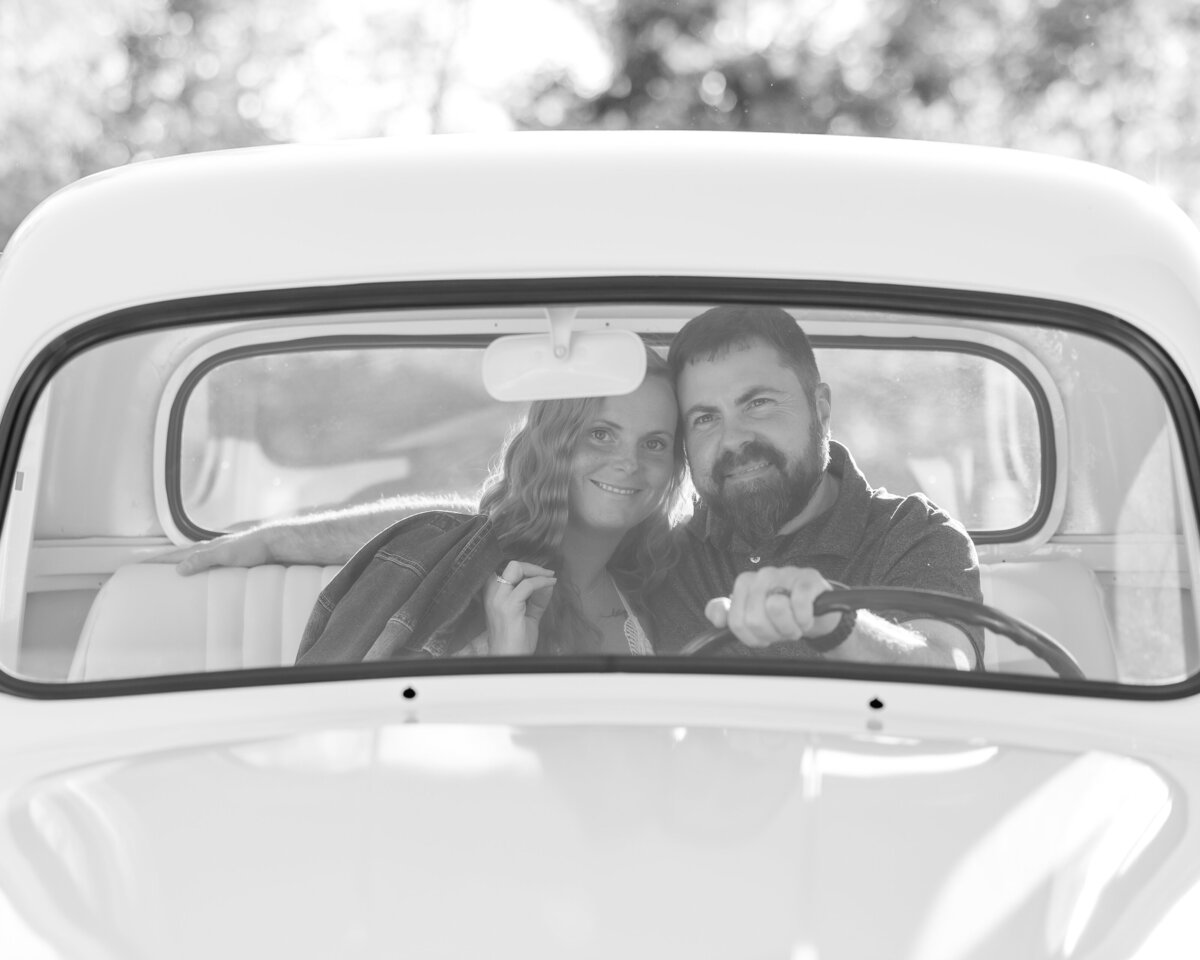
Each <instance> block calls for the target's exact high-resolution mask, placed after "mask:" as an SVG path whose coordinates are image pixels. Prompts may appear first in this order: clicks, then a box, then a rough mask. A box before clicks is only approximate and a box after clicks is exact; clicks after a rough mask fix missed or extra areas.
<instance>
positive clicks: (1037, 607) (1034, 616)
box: [979, 557, 1117, 680]
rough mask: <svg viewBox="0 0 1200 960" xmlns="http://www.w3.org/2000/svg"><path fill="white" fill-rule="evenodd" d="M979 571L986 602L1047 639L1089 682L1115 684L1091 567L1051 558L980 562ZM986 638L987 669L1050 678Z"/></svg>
mask: <svg viewBox="0 0 1200 960" xmlns="http://www.w3.org/2000/svg"><path fill="white" fill-rule="evenodd" d="M979 569H980V585H981V586H982V588H983V598H984V602H985V603H987V604H988V605H989V606H992V607H997V608H999V609H1000V610H1002V611H1004V612H1005V613H1009V614H1012V615H1013V616H1015V617H1018V618H1019V619H1021V620H1024V621H1025V622H1026V623H1029V624H1032V625H1033V626H1035V627H1039V628H1041V630H1042V631H1043V632H1044V633H1048V634H1050V636H1051V637H1053V638H1054V639H1056V640H1058V641H1059V642H1060V643H1061V644H1062V645H1063V646H1064V647H1066V648H1067V650H1069V651H1070V652H1071V653H1072V654H1073V655H1074V657H1075V659H1076V660H1077V661H1078V663H1079V666H1080V667H1082V668H1083V672H1084V674H1085V675H1086V676H1087V677H1088V678H1090V679H1093V680H1115V679H1117V663H1116V655H1115V651H1114V648H1113V638H1112V631H1111V629H1110V627H1109V621H1108V616H1107V614H1106V613H1105V605H1104V594H1103V592H1102V591H1101V589H1100V584H1099V583H1098V582H1097V580H1096V575H1095V574H1094V573H1093V572H1092V570H1091V568H1090V567H1088V566H1087V565H1086V564H1084V563H1081V562H1080V561H1078V560H1074V559H1071V558H1070V557H1054V558H1049V559H1045V560H1015V561H1002V562H999V563H985V564H982V565H981V566H980V568H979ZM987 639H988V643H987V646H986V647H985V650H984V664H985V666H986V667H987V668H988V669H989V670H995V669H998V668H1001V667H1002V668H1003V669H1004V670H1006V671H1013V670H1015V671H1021V672H1036V673H1047V674H1048V673H1050V670H1049V669H1048V668H1047V667H1046V666H1045V665H1044V663H1043V662H1042V661H1040V660H1037V661H1036V663H1034V661H1033V655H1032V654H1030V653H1028V652H1027V651H1025V650H1023V649H1022V648H1021V647H1019V646H1017V645H1016V644H1015V643H1013V642H1012V641H1011V640H1009V639H1007V638H1006V637H997V636H996V635H994V634H989V636H988V638H987ZM1026 667H1028V668H1029V669H1028V670H1025V669H1024V668H1026Z"/></svg>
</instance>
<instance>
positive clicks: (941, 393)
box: [0, 303, 1197, 685]
mask: <svg viewBox="0 0 1200 960" xmlns="http://www.w3.org/2000/svg"><path fill="white" fill-rule="evenodd" d="M573 317H574V320H573V324H574V328H573V331H574V332H573V335H574V336H575V337H578V338H582V339H580V340H579V341H578V342H579V343H583V342H584V341H586V340H587V338H588V337H590V336H593V335H597V336H598V335H599V333H600V332H601V331H603V333H604V336H607V337H613V336H625V337H631V336H635V335H636V336H637V337H640V339H641V346H640V347H639V348H638V351H637V352H638V354H639V356H641V355H644V362H645V368H646V370H645V373H644V374H643V375H642V377H641V380H640V385H639V386H637V387H636V389H634V390H633V391H632V392H630V393H624V394H621V395H619V396H590V397H589V396H585V397H578V396H546V395H545V394H542V395H540V396H539V397H538V398H533V397H527V398H526V399H524V400H520V401H511V400H509V401H500V400H496V399H494V398H493V397H492V396H491V395H490V394H489V392H488V390H487V389H485V386H484V381H485V379H486V378H485V368H486V367H487V364H488V362H489V361H488V356H489V353H488V347H489V344H492V343H494V342H495V341H496V338H497V336H512V335H520V334H524V335H530V334H538V335H540V334H542V333H544V332H545V331H546V330H547V329H548V328H547V319H546V318H547V312H546V311H545V310H543V309H541V308H536V307H534V308H529V309H521V310H513V309H512V308H497V309H495V310H487V309H485V308H479V307H474V308H472V309H470V310H454V309H439V310H421V311H415V310H408V311H403V310H396V311H391V312H381V313H377V314H372V315H370V316H362V315H349V314H348V315H346V316H343V317H338V316H322V317H304V316H294V317H276V318H273V319H271V320H259V321H245V322H241V323H232V324H230V323H223V324H212V325H208V326H191V327H187V328H173V329H166V330H160V331H156V332H153V333H143V334H137V335H132V336H126V337H124V338H122V339H120V340H114V341H111V342H108V343H105V344H102V345H100V346H97V347H93V348H91V349H89V350H87V351H86V352H84V353H82V354H79V355H78V356H76V357H75V358H74V359H72V360H70V361H69V362H68V363H67V364H66V365H65V366H63V367H62V369H61V370H59V371H58V373H57V374H56V375H55V376H54V377H53V378H52V382H51V384H50V386H49V388H48V389H47V390H46V391H44V392H43V394H42V397H41V399H40V401H39V404H38V407H37V410H36V412H35V414H34V416H33V418H32V420H31V422H30V425H29V429H28V430H27V431H26V437H25V443H24V446H23V448H22V453H21V463H20V471H21V473H20V480H19V485H18V490H17V491H16V493H15V494H14V496H13V497H12V499H11V500H10V505H9V510H8V516H7V517H6V518H5V527H4V529H5V531H6V540H5V544H4V550H5V557H4V559H5V570H6V579H5V582H4V588H5V590H6V591H7V592H8V594H9V596H11V597H15V598H16V599H17V606H18V607H19V608H20V610H21V611H22V613H21V617H20V619H19V620H18V621H16V622H13V621H9V622H7V623H5V624H4V626H3V629H4V634H3V636H0V661H2V665H3V667H4V669H5V670H6V671H7V672H9V673H11V674H14V675H17V676H21V677H25V678H32V679H36V680H43V681H63V680H67V681H71V682H83V681H89V680H104V679H114V678H129V677H152V676H163V675H177V674H183V673H196V672H211V671H218V670H231V669H233V670H236V669H245V668H256V667H282V666H288V667H290V666H292V665H295V664H299V665H300V666H301V667H305V666H322V665H328V664H340V663H360V664H361V663H370V662H379V661H383V662H386V663H389V664H394V663H397V662H401V661H406V660H418V659H419V660H422V661H428V660H430V659H431V658H432V659H435V660H444V661H445V662H446V663H447V664H453V666H454V668H455V669H456V670H462V669H466V670H479V671H483V672H486V671H488V670H491V669H496V664H497V663H498V661H497V659H496V658H498V657H502V656H504V657H508V656H514V655H522V656H526V657H528V658H530V659H529V663H531V664H533V663H537V662H543V661H548V660H551V659H554V660H559V659H560V658H562V657H574V658H577V659H578V658H589V657H591V658H594V657H596V656H606V657H607V656H616V657H625V658H630V659H629V663H630V664H631V667H630V669H636V664H637V662H639V661H638V658H642V657H646V656H654V657H657V658H660V659H661V658H674V662H676V663H678V664H679V666H680V669H686V668H688V664H689V663H691V662H692V661H693V658H700V659H703V660H705V661H707V662H709V663H715V664H717V666H718V668H719V666H720V664H722V663H725V664H732V663H733V661H732V660H731V659H729V658H735V657H736V658H741V662H740V664H739V669H741V668H744V666H745V659H746V658H757V660H756V662H757V663H758V664H760V665H762V666H763V668H764V669H777V668H779V666H780V665H781V664H783V665H785V666H788V667H789V668H794V669H799V670H803V669H805V667H806V665H812V664H822V666H823V668H824V667H827V666H828V665H830V664H833V665H836V664H839V663H859V662H861V663H873V664H882V665H885V666H888V667H890V668H894V669H895V670H896V671H897V675H902V674H903V671H904V670H906V669H909V668H912V667H923V668H928V667H933V668H939V669H944V670H947V671H955V672H956V674H958V675H961V676H963V677H968V676H972V675H978V674H980V673H987V674H1004V675H1013V676H1025V675H1042V676H1048V677H1059V678H1060V679H1063V680H1064V682H1066V681H1069V680H1077V679H1079V678H1083V679H1085V680H1089V681H1101V682H1105V683H1111V682H1117V683H1121V684H1130V685H1146V684H1164V683H1170V682H1175V681H1178V680H1181V679H1184V678H1186V677H1188V676H1190V675H1191V674H1192V673H1193V672H1194V671H1195V669H1196V660H1197V657H1196V630H1195V608H1194V601H1193V597H1194V591H1193V589H1192V577H1193V573H1192V571H1193V570H1194V568H1195V563H1196V559H1195V558H1196V550H1197V537H1196V525H1195V520H1194V517H1193V513H1192V509H1191V493H1190V489H1191V487H1190V481H1189V478H1188V477H1187V475H1186V472H1185V469H1184V466H1183V460H1182V457H1181V452H1180V442H1179V437H1178V435H1177V432H1176V428H1175V421H1174V418H1173V414H1172V411H1171V409H1170V408H1169V406H1168V404H1167V401H1166V400H1165V399H1164V395H1163V391H1162V388H1161V386H1160V384H1159V382H1158V379H1156V375H1155V372H1154V371H1152V370H1151V369H1148V368H1147V367H1146V366H1144V365H1143V363H1142V362H1141V361H1139V360H1138V359H1136V358H1135V357H1134V356H1133V355H1132V354H1131V353H1130V352H1128V351H1127V350H1126V349H1124V348H1123V347H1122V346H1120V345H1119V344H1118V343H1117V342H1115V341H1114V340H1113V339H1111V337H1109V336H1107V335H1106V333H1105V331H1104V330H1103V329H1096V330H1089V331H1086V332H1084V331H1081V330H1074V329H1072V330H1068V329H1062V328H1055V327H1051V326H1047V325H1038V324H1034V323H1029V322H1019V323H1018V322H1012V323H1008V322H1000V321H995V320H987V321H985V320H981V319H975V318H971V317H966V316H955V315H945V314H941V313H932V312H931V313H929V314H916V313H911V312H904V313H900V312H897V313H889V312H887V311H882V310H872V311H867V310H840V311H834V310H829V309H811V308H799V307H789V306H787V305H786V304H785V305H782V306H751V305H737V304H733V305H725V306H720V307H713V306H711V305H708V304H703V303H698V304H684V303H680V304H661V303H658V304H638V303H627V304H605V305H597V304H586V303H583V304H577V305H575V308H574V312H573ZM547 336H548V334H547ZM607 342H608V341H605V340H604V339H603V337H599V338H598V339H596V340H595V344H597V347H596V349H598V350H604V349H608V348H607V347H605V346H603V344H604V343H607ZM580 349H582V347H581V348H580ZM627 355H628V354H626V356H627ZM531 357H532V355H531ZM544 362H551V363H552V362H553V361H552V360H551V361H544V360H541V361H534V360H533V359H531V361H530V363H531V364H533V366H530V367H529V368H527V370H526V372H527V373H528V374H529V376H531V377H532V376H535V375H536V374H538V370H537V369H535V367H536V365H537V363H544ZM639 365H640V361H639ZM552 372H553V371H550V372H549V373H547V376H549V375H550V373H552ZM546 382H550V381H549V380H547V381H546ZM564 382H565V381H564ZM98 384H104V385H105V387H104V389H103V390H98V389H97V385H98ZM566 392H568V393H569V392H571V391H570V390H567V391H566ZM97 404H100V405H102V406H103V407H104V409H103V411H99V413H100V414H101V415H98V411H97V410H96V406H97ZM97 424H99V425H100V426H99V427H98V426H97ZM181 548H184V549H182V550H181ZM717 628H724V629H723V630H718V629H717ZM581 662H583V661H581ZM642 662H644V661H642Z"/></svg>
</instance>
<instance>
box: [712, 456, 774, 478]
mask: <svg viewBox="0 0 1200 960" xmlns="http://www.w3.org/2000/svg"><path fill="white" fill-rule="evenodd" d="M772 467H774V464H773V463H768V462H767V461H766V460H752V461H750V462H749V463H740V464H738V465H737V466H736V467H734V468H733V469H731V470H726V471H725V474H724V479H725V480H735V481H736V480H747V479H750V478H751V477H757V476H758V475H759V474H760V473H762V472H763V471H765V470H769V469H771V468H772Z"/></svg>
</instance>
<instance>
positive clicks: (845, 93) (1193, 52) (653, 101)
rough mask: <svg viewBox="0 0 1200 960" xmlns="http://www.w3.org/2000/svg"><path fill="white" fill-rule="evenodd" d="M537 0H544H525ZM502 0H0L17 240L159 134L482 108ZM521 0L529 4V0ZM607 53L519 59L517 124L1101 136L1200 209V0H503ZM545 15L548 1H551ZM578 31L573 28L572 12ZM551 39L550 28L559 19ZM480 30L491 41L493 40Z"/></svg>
mask: <svg viewBox="0 0 1200 960" xmlns="http://www.w3.org/2000/svg"><path fill="white" fill-rule="evenodd" d="M535 2H536V3H540V4H541V5H542V6H541V8H538V9H534V8H533V7H532V6H530V5H532V4H534V3H535ZM491 3H494V0H440V2H433V0H428V2H426V0H355V2H353V3H352V2H348V0H90V2H88V3H86V4H84V3H80V2H79V0H0V244H2V243H3V242H5V241H6V240H7V238H8V236H9V235H10V234H11V232H12V230H13V229H14V228H15V226H16V224H17V223H18V222H19V221H20V220H21V219H22V218H23V217H24V216H25V215H26V214H27V213H28V212H29V210H30V209H31V208H32V207H33V206H34V205H35V204H36V203H37V202H38V201H40V200H41V199H42V198H44V197H45V196H47V195H48V194H49V193H51V192H52V191H53V190H55V189H57V188H58V187H60V186H63V185H65V184H67V183H69V182H71V181H72V180H75V179H77V178H79V177H80V176H83V175H86V174H88V173H92V172H95V171H98V170H102V169H105V168H108V167H113V166H118V165H120V164H123V163H127V162H130V161H135V160H140V159H145V158H148V157H157V156H169V155H172V154H178V153H188V152H194V151H198V150H208V149H215V148H222V147H233V146H246V145H254V144H262V143H271V142H277V141H287V140H295V139H314V138H320V139H334V138H338V137H346V136H378V135H392V134H397V133H407V132H413V131H421V132H429V131H437V130H443V129H467V128H470V126H471V121H462V120H460V121H458V122H457V124H456V123H454V122H449V121H447V120H446V118H445V116H444V110H445V107H446V104H447V103H448V102H449V101H450V100H451V99H452V98H453V96H454V94H455V90H456V89H457V88H458V87H461V86H462V85H463V84H464V83H465V82H466V81H465V80H464V77H465V76H466V75H467V73H468V72H469V71H468V69H467V68H468V66H469V64H467V63H466V62H465V61H466V60H468V59H473V60H475V61H478V62H477V63H476V64H475V67H476V72H478V68H479V66H480V63H482V62H483V61H484V60H485V59H486V61H487V63H489V64H490V63H491V62H492V58H496V62H499V60H498V58H499V57H500V55H501V54H502V53H503V52H504V51H503V49H501V48H502V47H504V45H505V44H504V41H503V40H501V39H495V40H494V41H493V42H492V44H491V47H492V49H490V50H489V49H488V45H487V38H485V40H484V42H483V45H482V46H481V45H480V44H479V43H476V44H475V45H474V46H471V45H469V44H468V45H466V46H465V47H464V44H463V38H464V37H465V36H466V33H467V28H468V27H469V26H470V24H471V22H472V19H473V18H474V19H475V20H477V21H478V20H479V19H480V18H481V17H482V15H483V14H485V13H487V14H491V15H495V9H494V8H489V6H488V5H489V4H491ZM522 4H524V5H526V6H524V7H523V6H522ZM551 4H552V5H554V6H555V7H556V8H557V9H558V10H559V12H560V14H561V15H562V16H569V17H571V18H573V20H574V22H575V23H577V24H580V25H582V28H583V29H586V30H588V31H590V32H591V34H592V37H593V41H594V45H595V46H596V47H597V48H598V49H600V50H602V51H604V55H605V56H606V57H607V68H606V69H604V70H602V71H601V72H602V73H603V77H602V79H601V80H599V81H597V79H596V77H595V75H594V73H595V72H594V71H592V72H591V73H588V72H587V71H582V72H581V71H580V70H579V69H577V68H576V67H575V66H574V65H573V64H572V63H571V57H572V52H573V51H574V52H575V53H576V54H578V45H577V42H576V41H577V38H575V39H574V40H573V42H576V46H574V47H572V46H571V45H570V44H567V43H565V42H560V43H559V45H560V46H561V47H562V48H563V49H562V50H561V51H560V52H559V54H558V55H557V56H556V57H550V58H537V57H529V55H528V53H527V52H525V53H523V52H522V51H515V52H512V53H511V55H512V56H521V55H524V56H526V57H527V58H528V59H527V62H526V63H523V64H521V65H519V66H518V67H516V69H515V72H514V68H513V66H512V65H511V64H510V65H509V68H508V69H509V76H508V77H507V78H506V79H505V80H504V81H503V82H498V83H497V84H496V85H494V86H493V87H492V88H490V89H489V90H487V91H485V94H486V96H488V97H491V98H492V100H493V101H494V104H493V106H494V112H495V113H498V114H499V115H500V116H502V117H503V118H504V120H505V125H507V126H511V127H519V128H592V127H617V128H643V129H645V128H659V129H731V130H766V131H793V132H806V133H835V134H858V135H871V136H894V137H910V138H916V139H939V140H957V141H962V142H967V143H980V144H990V145H998V146H1013V147H1022V148H1027V149H1034V150H1041V151H1047V152H1053V153H1059V154H1064V155H1068V156H1075V157H1080V158H1083V159H1089V160H1096V161H1099V162H1101V163H1105V164H1108V165H1110V166H1113V167H1117V168H1118V169H1122V170H1126V171H1128V172H1130V173H1133V174H1134V175H1136V176H1140V177H1142V178H1143V179H1146V180H1149V181H1151V182H1154V183H1158V184H1160V185H1161V186H1162V187H1163V188H1164V189H1166V190H1167V191H1168V192H1169V193H1170V194H1171V195H1172V196H1174V197H1175V198H1176V200H1177V201H1178V202H1179V203H1180V204H1181V206H1183V207H1184V208H1185V209H1186V210H1188V211H1189V212H1190V213H1192V214H1193V216H1196V215H1198V214H1200V100H1198V98H1197V96H1196V92H1197V91H1198V90H1200V4H1197V3H1196V2H1195V0H521V2H520V3H518V2H517V0H508V3H506V6H505V9H506V10H511V11H513V15H514V16H517V15H519V14H520V11H521V10H522V9H524V10H525V16H526V17H527V21H528V22H526V23H524V24H520V25H519V26H523V27H524V29H526V30H527V31H539V30H542V31H543V32H544V28H546V25H547V22H548V19H547V16H546V13H547V10H546V7H547V6H548V5H551ZM535 15H536V16H535ZM564 36H565V34H564ZM549 42H550V43H554V42H556V40H555V38H554V37H553V36H552V37H551V39H550V41H549ZM481 51H484V52H486V53H487V54H488V57H487V58H485V57H482V56H481Z"/></svg>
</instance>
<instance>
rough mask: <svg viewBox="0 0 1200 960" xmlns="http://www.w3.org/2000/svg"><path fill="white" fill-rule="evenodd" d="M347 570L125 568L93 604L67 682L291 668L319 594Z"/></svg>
mask: <svg viewBox="0 0 1200 960" xmlns="http://www.w3.org/2000/svg"><path fill="white" fill-rule="evenodd" d="M340 569H341V567H339V566H329V567H317V566H288V567H284V566H277V565H274V564H268V565H263V566H259V567H249V568H241V567H224V568H219V569H215V570H208V571H206V572H204V573H198V574H195V575H194V576H191V577H182V576H180V575H179V574H178V573H176V572H175V568H174V566H172V565H170V564H159V563H144V564H136V565H134V566H128V567H121V568H120V569H119V570H117V572H116V573H114V574H113V575H112V577H111V578H110V579H109V580H108V581H107V582H106V583H105V584H104V586H103V587H102V588H101V589H100V592H99V594H98V595H97V596H96V599H95V601H93V603H92V608H91V611H90V612H89V613H88V617H87V620H86V622H85V623H84V626H83V632H82V634H81V636H80V641H79V646H78V648H77V649H76V652H75V658H74V661H73V663H72V665H71V672H70V677H71V679H73V680H104V679H109V678H112V677H128V676H146V675H148V674H157V673H188V672H193V671H204V670H236V669H239V668H242V667H275V666H279V665H280V664H290V663H292V662H294V661H295V659H296V650H297V648H298V647H299V645H300V636H301V634H302V633H303V631H304V625H305V623H307V622H308V615H309V613H310V612H311V611H312V607H313V603H314V602H315V601H316V598H317V594H318V593H320V591H321V588H322V587H324V586H325V584H327V583H328V582H329V581H330V580H332V579H333V577H334V574H336V573H337V572H338V570H340Z"/></svg>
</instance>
